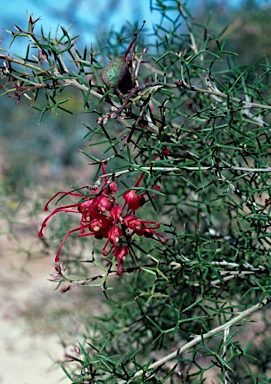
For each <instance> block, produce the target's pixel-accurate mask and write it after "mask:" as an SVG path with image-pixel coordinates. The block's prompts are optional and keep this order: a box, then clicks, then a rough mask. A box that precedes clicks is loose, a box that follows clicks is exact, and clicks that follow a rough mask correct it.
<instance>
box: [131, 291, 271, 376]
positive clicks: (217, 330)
mask: <svg viewBox="0 0 271 384" xmlns="http://www.w3.org/2000/svg"><path fill="white" fill-rule="evenodd" d="M270 302H271V297H268V298H266V299H264V300H263V301H261V302H259V303H257V304H255V305H253V306H252V307H251V308H248V309H246V310H244V311H242V312H240V313H239V315H237V316H235V317H234V318H233V319H231V320H229V321H227V322H226V323H225V324H222V325H220V326H218V327H216V328H214V329H212V330H211V331H209V332H207V333H204V334H202V335H197V336H195V337H194V338H193V340H191V341H189V342H188V343H186V344H185V345H183V346H182V347H181V348H178V349H176V350H175V351H174V352H172V353H169V354H168V355H166V356H164V357H163V358H162V359H160V360H158V361H156V362H155V363H153V364H151V365H149V366H148V368H147V371H148V372H149V371H153V370H154V369H156V368H158V367H160V366H161V365H163V364H165V363H166V362H168V361H169V360H172V359H174V358H176V357H178V356H180V355H181V354H182V353H184V352H185V351H187V350H188V349H190V348H191V347H193V346H194V345H196V344H198V343H199V342H201V341H202V340H205V339H209V338H210V337H212V336H214V335H216V334H218V333H220V332H224V331H225V330H227V329H229V328H230V327H233V326H234V325H236V324H238V323H239V322H240V321H241V320H243V319H245V318H246V317H248V316H250V315H252V313H254V312H256V311H258V310H259V309H261V308H262V307H264V306H265V305H267V304H269V303H270ZM144 372H145V371H144V370H143V369H141V370H140V371H138V372H136V373H135V374H134V376H133V379H135V378H137V377H140V376H142V375H143V373H144ZM133 379H132V380H133ZM130 382H131V381H130ZM128 383H129V382H128Z"/></svg>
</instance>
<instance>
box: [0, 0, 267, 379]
mask: <svg viewBox="0 0 271 384" xmlns="http://www.w3.org/2000/svg"><path fill="white" fill-rule="evenodd" d="M187 6H188V8H189V9H191V13H192V14H193V15H194V16H195V18H196V19H197V21H198V23H202V24H205V25H208V29H209V31H212V33H213V34H214V35H218V34H219V32H220V31H222V30H224V36H225V37H227V38H228V39H229V42H228V44H227V50H229V51H233V52H238V54H239V56H238V57H237V58H236V60H237V61H238V63H239V64H240V65H243V64H248V65H249V64H251V63H254V62H255V61H257V60H259V59H260V58H262V57H267V58H269V59H270V57H271V45H270V35H271V23H270V19H271V1H267V0H266V1H264V0H262V1H260V0H223V1H220V0H194V1H188V2H187ZM175 12H176V11H172V13H171V14H168V15H164V17H165V18H175V17H176V14H175ZM27 14H28V15H31V14H32V15H33V18H34V19H37V18H40V21H39V22H38V24H37V27H36V28H37V31H39V30H40V27H41V26H42V27H43V30H44V33H45V34H48V33H49V31H51V33H52V34H55V31H56V29H57V28H59V26H63V27H65V28H66V29H68V27H69V26H70V25H71V24H72V29H71V34H72V35H74V36H75V35H80V38H78V39H77V40H76V45H77V49H78V50H79V51H80V50H81V51H83V49H84V47H85V46H87V47H88V48H89V47H90V45H92V46H93V47H94V48H95V49H97V50H100V51H101V52H102V54H103V55H104V56H105V57H106V36H108V34H109V33H110V31H116V32H120V31H121V30H122V28H123V25H127V24H128V25H133V24H134V23H136V22H138V25H139V26H140V25H141V24H142V21H143V20H146V25H145V27H144V30H143V35H144V44H146V45H147V44H148V42H150V43H153V42H154V40H155V35H154V34H153V27H154V28H155V27H156V26H157V25H159V23H160V18H161V15H160V13H158V12H157V11H156V0H152V1H151V0H150V1H147V0H137V1H128V0H100V1H97V0H96V1H94V0H66V1H65V2H56V1H53V0H45V1H43V2H42V5H39V4H38V2H34V1H32V0H27V1H26V0H25V1H23V2H22V1H20V0H12V1H11V2H6V3H5V6H4V7H2V9H1V16H0V18H1V27H2V28H1V30H0V41H1V43H0V47H1V48H2V49H1V51H0V53H3V52H4V50H6V51H7V53H8V54H10V55H11V56H12V55H14V54H17V55H20V54H22V55H23V54H24V52H25V49H26V46H24V45H23V44H21V43H20V42H19V41H18V40H16V41H15V43H14V44H12V45H11V46H10V42H11V35H10V34H9V33H8V32H7V30H8V31H13V32H16V29H15V27H16V25H17V26H19V27H21V28H23V29H26V28H27ZM207 20H208V21H207ZM24 43H25V44H26V42H24ZM180 48H181V47H180ZM0 65H1V67H2V65H3V63H2V62H1V60H0ZM259 65H261V64H259ZM0 84H1V83H0ZM3 93H4V89H3V88H2V89H1V88H0V94H3ZM66 96H67V97H68V98H69V102H68V105H67V106H66V108H68V109H70V110H71V111H72V112H73V114H72V115H71V114H68V113H65V112H64V111H61V110H59V112H58V115H55V114H54V112H52V111H51V112H47V113H45V114H44V116H43V118H42V120H41V121H39V119H40V112H39V111H37V110H36V109H33V108H31V106H30V104H31V102H30V101H29V100H27V99H23V100H21V102H20V103H19V104H18V105H17V104H16V103H15V101H16V100H15V99H13V98H9V97H7V96H3V97H1V98H0V115H1V120H0V137H1V140H0V192H1V194H0V199H1V205H0V207H1V208H0V209H1V212H0V234H1V242H0V263H1V269H0V277H1V281H2V284H1V286H0V300H1V302H2V303H3V306H2V307H1V312H0V329H1V331H0V360H1V362H4V364H2V366H1V368H0V384H12V383H15V382H17V379H18V378H20V379H21V380H20V383H22V384H32V383H36V382H40V383H44V384H49V383H50V384H52V383H55V382H57V380H58V379H60V378H61V377H63V376H64V375H63V374H62V373H61V371H60V369H59V368H57V369H56V370H54V369H53V370H51V366H52V362H53V361H55V360H57V359H58V358H59V359H60V358H62V357H63V355H62V347H61V345H62V344H63V338H60V337H59V330H60V329H61V330H62V331H65V330H71V329H74V334H75V335H76V332H77V331H78V328H77V327H78V324H80V316H83V308H84V300H85V297H84V294H82V297H80V296H78V295H79V291H76V292H75V293H73V292H71V293H69V294H68V296H67V295H61V294H60V293H59V292H58V291H53V290H54V288H55V286H54V285H53V284H52V283H49V282H48V281H47V279H48V278H49V275H50V273H51V269H52V261H53V256H52V255H50V257H51V258H49V257H47V256H48V255H47V254H45V253H44V252H43V251H42V250H43V248H42V247H41V245H40V244H39V242H38V239H37V229H38V226H39V224H40V218H39V216H38V215H39V214H40V213H41V212H42V208H43V205H44V203H45V202H46V201H47V200H48V198H49V197H50V196H51V195H53V194H54V193H55V192H56V191H58V190H61V189H64V190H67V189H69V186H70V185H71V184H74V183H76V184H77V185H85V184H87V183H90V182H91V178H92V172H91V169H90V166H89V165H88V161H87V159H86V158H85V157H84V155H83V154H82V153H81V150H84V149H85V146H86V143H87V141H86V140H85V139H84V136H85V134H86V128H85V127H84V125H83V124H82V122H89V119H90V118H91V117H90V116H89V115H87V114H84V113H83V108H82V105H81V104H80V102H79V101H78V98H77V97H76V91H75V90H68V91H67V95H66ZM41 104H42V99H41ZM44 105H46V103H45V100H44ZM100 294H101V293H100V291H97V297H99V295H100ZM75 307H76V314H74V313H73V314H72V316H71V313H72V312H73V310H72V308H75ZM65 340H66V341H67V336H66V339H65ZM1 343H2V345H1ZM67 344H68V341H67ZM29 353H30V355H29ZM26 356H31V359H29V357H28V358H27V359H26ZM48 370H49V371H48ZM41 372H43V373H41ZM45 372H46V374H45ZM43 374H44V379H43V381H42V382H41V381H40V377H43V376H42V375H43ZM38 380H39V381H38ZM63 382H67V381H65V379H64V381H63Z"/></svg>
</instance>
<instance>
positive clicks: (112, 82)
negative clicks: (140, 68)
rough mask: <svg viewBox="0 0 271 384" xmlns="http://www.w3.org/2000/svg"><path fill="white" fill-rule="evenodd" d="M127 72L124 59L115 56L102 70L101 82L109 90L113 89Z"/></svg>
mask: <svg viewBox="0 0 271 384" xmlns="http://www.w3.org/2000/svg"><path fill="white" fill-rule="evenodd" d="M127 70H128V63H127V60H126V57H124V56H117V57H115V58H114V59H112V60H111V61H110V62H109V63H108V64H107V66H106V67H105V68H104V69H103V72H102V77H103V81H104V82H105V84H106V85H107V86H108V87H109V88H115V87H117V86H118V85H119V83H120V82H121V81H122V79H123V78H124V76H125V74H126V73H127Z"/></svg>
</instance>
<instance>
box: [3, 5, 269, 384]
mask: <svg viewBox="0 0 271 384" xmlns="http://www.w3.org/2000/svg"><path fill="white" fill-rule="evenodd" d="M156 3H157V4H156V10H158V11H159V12H160V13H161V15H162V18H161V24H160V25H156V26H155V28H154V32H153V35H154V36H155V42H150V43H149V44H148V50H146V49H145V47H143V49H142V48H141V47H139V45H138V46H137V48H136V52H135V55H134V58H133V64H134V71H135V74H136V75H137V83H136V85H135V86H134V88H133V89H132V90H130V92H128V93H127V94H126V95H125V96H124V98H122V97H121V96H120V95H118V94H116V93H115V92H114V90H113V89H107V88H106V86H105V85H104V84H103V83H102V80H101V72H102V68H103V67H104V66H103V65H101V64H100V63H101V62H102V58H101V55H100V54H99V53H98V52H96V51H94V50H93V49H91V51H90V52H88V51H87V49H85V51H84V52H83V53H82V52H78V51H77V49H76V45H75V37H71V36H70V34H69V31H68V30H65V29H64V28H61V33H60V37H58V36H54V37H51V35H49V36H45V34H44V33H43V31H42V33H41V35H40V36H39V35H37V34H36V33H35V34H34V32H33V30H34V26H35V24H36V21H34V20H33V19H32V18H29V29H28V31H22V30H21V29H19V28H17V29H18V32H16V34H14V33H12V35H13V39H15V38H17V37H19V36H20V37H26V39H27V40H30V43H29V44H28V46H27V52H26V54H25V56H24V57H10V56H7V55H6V54H5V53H4V54H1V55H0V58H1V59H2V60H3V65H2V68H3V76H2V80H1V81H2V88H3V89H4V94H8V95H12V96H14V97H16V98H17V100H18V101H20V99H21V98H22V97H23V96H25V97H28V98H31V99H32V100H33V106H34V107H35V108H37V107H36V106H35V100H39V97H40V93H41V91H44V92H45V94H46V98H47V105H46V106H45V107H43V108H40V107H38V108H40V112H41V118H42V117H43V115H44V114H45V113H46V112H47V111H48V110H51V109H54V110H55V111H56V112H57V111H58V109H63V110H67V111H68V112H69V111H70V110H69V108H65V102H66V98H62V97H61V93H62V92H63V91H64V89H66V88H67V87H75V88H77V89H79V90H80V92H81V96H82V108H84V109H85V111H86V113H91V114H92V116H95V117H96V118H97V120H96V121H94V120H92V121H91V123H85V124H84V125H85V128H86V129H87V133H86V139H87V140H88V145H89V147H88V149H87V150H86V151H85V155H86V156H87V158H88V160H90V161H91V162H92V163H95V164H100V162H101V161H105V160H106V161H107V162H108V165H107V168H106V169H107V172H108V177H111V178H112V180H113V179H114V180H116V182H117V183H118V184H119V186H122V188H123V190H126V189H127V186H128V185H129V187H131V185H134V184H135V181H136V180H137V179H138V178H139V176H140V174H141V173H142V172H143V173H145V178H144V183H145V185H140V186H138V187H137V189H138V190H139V191H140V192H142V191H147V192H148V193H149V194H150V191H151V188H152V187H153V186H154V185H157V184H159V185H161V193H159V194H158V196H156V198H155V200H154V201H152V199H151V198H150V203H152V204H150V203H149V204H148V205H149V207H150V209H149V210H148V209H145V207H146V208H147V205H144V208H143V207H142V208H141V216H142V215H144V216H142V218H144V220H148V219H151V218H152V219H153V220H155V221H159V222H161V223H163V225H164V227H163V228H164V232H165V233H166V236H167V238H168V239H169V242H168V243H167V244H166V245H165V244H160V243H158V242H154V241H153V239H152V238H151V239H145V240H144V241H142V237H139V236H138V238H137V239H136V240H133V247H134V249H135V250H136V251H135V253H134V255H133V257H130V256H128V257H127V260H126V262H125V270H124V273H123V275H122V277H114V278H112V275H113V273H112V271H111V266H112V265H114V263H115V261H114V258H113V260H110V259H105V258H103V257H100V256H99V255H100V254H101V250H100V249H101V247H100V244H99V243H97V242H96V243H95V247H96V248H95V249H96V252H95V256H93V255H91V256H89V251H88V253H87V256H85V254H84V256H83V251H82V255H81V254H80V252H79V253H78V252H77V251H72V249H69V250H67V249H66V259H65V258H64V261H63V264H65V263H66V268H67V270H66V272H65V271H62V272H61V273H62V274H61V275H59V276H58V277H59V282H60V283H62V282H67V281H68V282H69V284H71V285H70V287H71V288H73V287H74V286H78V285H81V286H93V285H95V286H97V285H98V286H101V287H102V289H103V291H104V293H105V294H106V297H107V298H108V312H106V313H105V314H102V315H101V316H100V317H98V318H96V319H95V320H94V319H93V318H91V319H90V321H89V324H85V326H86V332H85V334H84V335H82V340H83V341H82V342H81V343H80V345H79V347H78V348H76V347H75V352H74V354H72V355H69V360H72V361H73V362H75V363H76V364H75V366H74V368H72V369H71V370H70V369H69V368H68V363H67V362H65V364H64V365H63V369H64V372H65V373H66V374H67V376H68V378H69V379H70V381H71V382H72V383H78V384H79V383H91V382H93V383H124V382H125V383H141V382H152V383H177V382H182V383H195V384H196V383H203V382H211V378H214V380H218V378H220V379H221V382H225V383H229V382H231V381H232V382H234V383H251V382H254V383H258V382H259V383H260V382H261V383H263V382H268V377H270V363H269V360H270V359H269V356H270V350H269V349H270V348H269V347H268V345H269V344H270V337H271V336H270V331H269V327H268V325H269V319H268V316H267V312H266V310H265V305H267V304H269V302H270V297H271V288H270V287H271V280H270V268H271V265H270V244H271V242H270V237H271V232H270V225H271V223H270V209H271V208H270V197H269V184H270V176H269V173H270V171H271V164H270V161H269V155H270V140H271V135H270V111H271V106H270V100H269V98H270V96H269V95H270V80H269V72H270V68H271V67H270V64H269V62H268V60H267V59H265V60H262V61H260V62H259V63H258V64H257V65H250V66H244V65H238V64H237V63H236V53H235V52H232V51H231V50H230V49H228V46H227V45H228V41H227V40H226V39H224V38H223V37H220V36H218V37H217V38H211V36H212V35H211V34H210V33H209V31H208V25H198V24H197V22H196V21H195V20H193V17H192V16H191V15H190V12H189V10H188V9H187V8H186V4H185V3H182V2H180V1H178V0H176V1H171V2H169V1H157V2H156ZM172 10H175V13H174V15H176V18H175V19H173V18H171V13H170V12H171V11H172ZM168 15H170V16H168ZM165 21H167V22H168V21H170V26H169V27H168V28H167V29H166V27H165V24H164V23H165ZM134 30H136V27H135V29H134ZM110 41H111V40H110ZM152 41H153V40H152ZM105 43H106V42H105ZM115 45H116V41H115V42H114V46H115ZM30 52H31V55H30ZM118 54H123V52H119V53H118ZM33 57H34V59H33ZM14 82H15V83H14ZM94 149H95V151H96V153H95V154H93V150H94ZM157 155H159V156H157ZM66 220H67V219H66ZM54 235H55V234H54ZM55 237H56V236H55ZM89 239H90V238H86V239H85V240H86V242H87V243H88V242H91V241H90V240H89ZM78 241H79V240H78ZM78 261H80V262H78ZM82 265H84V266H83V267H82ZM108 265H109V267H108ZM91 267H97V268H98V269H99V271H100V273H97V275H95V276H94V277H93V276H92V277H89V275H92V272H91V271H92V268H91ZM79 273H82V274H83V277H82V279H78V274H79ZM74 276H75V277H74ZM111 288H114V289H111ZM77 289H78V288H77ZM67 294H68V293H67ZM87 310H88V309H87ZM258 310H259V311H258ZM257 311H258V312H257ZM254 312H257V313H256V314H255V321H257V322H258V324H260V325H261V327H262V328H263V329H264V331H261V332H259V333H260V334H261V337H260V338H258V335H257V332H258V331H257V329H256V328H254V327H253V323H252V322H249V316H250V315H252V314H253V313H254ZM254 338H255V339H257V338H258V342H257V343H256V344H257V345H254V343H253V339H254Z"/></svg>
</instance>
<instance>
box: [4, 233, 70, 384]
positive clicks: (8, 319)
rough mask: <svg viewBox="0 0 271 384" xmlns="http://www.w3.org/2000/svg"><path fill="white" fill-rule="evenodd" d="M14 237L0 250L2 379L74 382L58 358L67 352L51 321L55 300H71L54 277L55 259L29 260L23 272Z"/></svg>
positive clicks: (27, 383)
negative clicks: (59, 291)
mask: <svg viewBox="0 0 271 384" xmlns="http://www.w3.org/2000/svg"><path fill="white" fill-rule="evenodd" d="M9 240H10V243H9V249H7V245H8V242H6V246H5V247H3V243H2V246H1V254H0V263H1V270H0V277H1V283H2V284H1V285H0V300H1V310H0V361H1V363H0V384H34V383H35V384H36V383H39V384H54V383H69V382H70V381H69V380H68V379H67V378H65V374H64V373H63V371H62V370H61V368H59V367H58V366H57V365H56V364H54V363H53V362H54V361H56V360H59V359H60V358H62V357H63V348H62V347H61V344H60V339H59V337H58V335H57V334H56V332H55V326H50V321H51V319H50V316H51V315H50V303H52V305H53V306H55V305H56V302H58V304H60V305H61V304H63V305H65V302H66V300H67V299H66V297H65V296H63V295H61V294H60V293H58V292H57V291H55V290H54V284H53V283H51V282H49V281H48V278H49V274H50V272H51V269H52V267H51V262H50V260H49V258H48V257H46V258H39V259H34V260H31V261H29V262H28V263H27V265H26V270H25V271H24V272H22V270H20V269H18V267H20V266H22V265H23V262H24V258H23V256H22V255H20V254H19V253H18V252H17V253H15V252H14V254H12V250H11V249H12V247H11V245H14V244H12V243H13V241H12V240H11V239H9ZM4 248H5V250H4ZM42 303H44V304H45V306H44V307H43V308H42Z"/></svg>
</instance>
